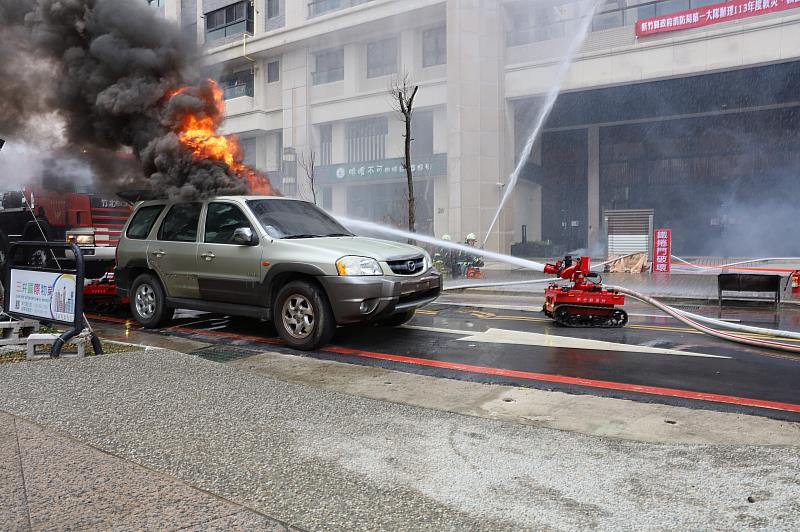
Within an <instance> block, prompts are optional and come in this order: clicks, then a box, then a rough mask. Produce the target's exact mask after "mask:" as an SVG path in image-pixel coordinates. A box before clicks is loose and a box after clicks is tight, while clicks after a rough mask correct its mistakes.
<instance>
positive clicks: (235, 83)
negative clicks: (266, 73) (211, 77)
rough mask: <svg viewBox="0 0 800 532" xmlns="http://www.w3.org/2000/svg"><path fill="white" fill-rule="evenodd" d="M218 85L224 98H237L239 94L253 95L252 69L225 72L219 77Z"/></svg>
mask: <svg viewBox="0 0 800 532" xmlns="http://www.w3.org/2000/svg"><path fill="white" fill-rule="evenodd" d="M219 86H220V87H221V88H222V91H223V92H224V94H225V99H226V100H230V99H231V98H238V97H239V96H250V97H252V96H253V71H252V70H241V71H239V72H234V73H232V74H226V75H224V76H222V77H220V78H219Z"/></svg>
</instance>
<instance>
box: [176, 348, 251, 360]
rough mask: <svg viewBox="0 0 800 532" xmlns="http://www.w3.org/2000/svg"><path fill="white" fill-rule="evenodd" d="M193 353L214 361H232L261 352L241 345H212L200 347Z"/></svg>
mask: <svg viewBox="0 0 800 532" xmlns="http://www.w3.org/2000/svg"><path fill="white" fill-rule="evenodd" d="M192 354H193V355H197V356H199V357H200V358H203V359H205V360H210V361H212V362H230V361H232V360H239V359H242V358H247V357H251V356H253V355H257V354H259V352H258V351H255V350H253V349H242V348H240V347H230V346H227V345H212V346H211V347H204V348H203V349H198V350H197V351H195V352H194V353H192Z"/></svg>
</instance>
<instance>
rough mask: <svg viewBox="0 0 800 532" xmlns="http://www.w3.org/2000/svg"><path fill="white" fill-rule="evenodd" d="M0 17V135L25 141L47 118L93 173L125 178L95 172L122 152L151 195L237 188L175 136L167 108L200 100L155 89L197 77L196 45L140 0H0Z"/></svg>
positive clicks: (226, 172) (194, 82) (240, 183)
mask: <svg viewBox="0 0 800 532" xmlns="http://www.w3.org/2000/svg"><path fill="white" fill-rule="evenodd" d="M0 21H2V22H1V23H2V26H1V27H0V54H2V58H3V60H2V61H0V136H1V137H3V138H6V139H18V140H22V141H27V142H34V143H35V142H36V141H37V140H38V138H39V137H40V136H41V134H42V129H43V128H42V123H43V122H44V123H45V124H47V122H48V117H56V118H57V121H58V122H60V123H63V124H64V131H63V135H62V136H63V141H64V142H65V143H66V144H67V147H68V148H72V149H74V150H75V151H76V152H81V153H84V154H87V155H88V156H89V157H90V158H91V160H92V163H93V166H94V168H95V173H97V174H101V175H100V178H101V179H102V180H113V181H114V182H115V183H117V185H121V184H124V183H128V182H130V181H132V180H135V177H136V176H132V175H122V176H121V175H103V174H102V173H103V172H108V171H115V170H118V169H119V168H122V167H124V168H128V169H129V168H130V165H129V164H128V163H125V162H123V163H121V165H117V164H112V163H111V162H110V161H111V160H113V158H114V156H115V154H117V153H120V152H123V153H124V152H127V153H131V151H132V153H133V156H134V158H135V159H134V160H135V161H138V165H137V166H138V171H139V172H140V175H143V176H145V177H146V178H148V181H149V183H150V185H151V187H152V189H153V191H154V192H155V193H157V194H159V195H163V196H169V197H178V196H179V197H182V198H186V199H189V198H198V197H204V196H209V195H216V194H241V193H246V192H247V190H248V186H247V182H246V180H245V179H243V178H242V177H241V176H240V175H237V173H236V172H235V171H233V170H232V169H231V168H229V167H228V165H226V164H225V163H220V162H210V161H194V160H193V159H192V155H191V153H189V152H188V150H187V149H186V148H185V147H183V146H182V145H181V144H180V142H179V141H178V138H177V136H176V134H175V130H176V127H177V125H178V124H177V123H175V122H174V119H175V117H179V116H181V115H182V114H185V113H186V112H189V111H193V110H196V109H198V108H201V107H202V102H199V101H198V99H197V98H196V97H192V94H197V91H194V92H192V91H187V94H186V95H181V96H180V97H175V98H172V99H170V98H168V97H165V95H166V94H168V93H169V92H170V91H173V90H175V89H177V88H179V87H183V86H186V85H190V86H202V84H199V80H198V77H197V68H196V54H195V51H194V46H193V45H192V44H191V43H188V42H187V41H186V40H185V39H184V37H183V36H182V34H181V32H180V30H179V28H178V27H177V25H175V24H173V23H172V22H169V21H167V20H165V19H163V18H162V17H161V16H159V15H158V14H157V13H156V12H155V10H153V9H151V8H150V7H149V6H148V5H147V3H146V2H145V1H144V0H0ZM182 106H185V107H182ZM45 129H46V127H45ZM123 158H124V157H123Z"/></svg>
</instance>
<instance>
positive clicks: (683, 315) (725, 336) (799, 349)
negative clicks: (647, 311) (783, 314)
mask: <svg viewBox="0 0 800 532" xmlns="http://www.w3.org/2000/svg"><path fill="white" fill-rule="evenodd" d="M607 288H608V289H609V290H617V291H618V292H620V293H622V294H625V295H628V296H630V297H632V298H634V299H638V300H639V301H641V302H642V303H647V304H648V305H652V306H654V307H655V308H657V309H659V310H660V311H662V312H665V313H666V314H669V315H670V316H672V317H673V318H675V319H676V320H678V321H680V322H682V323H684V324H686V325H688V326H689V327H691V328H692V329H695V330H697V331H700V332H702V333H705V334H708V335H709V336H714V337H716V338H720V339H722V340H727V341H729V342H736V343H739V344H745V345H750V346H755V347H767V348H770V349H777V350H780V351H789V352H791V353H800V345H794V344H787V343H784V342H775V341H772V340H762V339H758V338H747V337H744V336H739V335H736V334H731V333H728V332H724V331H720V330H717V329H713V328H711V327H708V326H706V325H703V324H702V323H700V321H704V322H707V323H713V324H715V325H717V326H719V327H724V328H728V329H736V330H740V331H743V332H752V333H758V334H769V335H771V336H775V337H780V338H795V339H800V334H798V333H792V332H790V331H779V330H773V329H764V328H761V327H750V326H747V325H739V324H735V323H728V322H725V321H721V320H714V319H712V318H706V317H704V316H698V315H697V314H691V313H688V312H684V311H681V310H678V309H674V308H672V307H670V306H667V305H665V304H663V303H661V302H659V301H657V300H655V299H653V298H652V297H650V296H646V295H644V294H640V293H639V292H635V291H634V290H629V289H627V288H623V287H621V286H609V287H607ZM689 316H691V318H690V317H689Z"/></svg>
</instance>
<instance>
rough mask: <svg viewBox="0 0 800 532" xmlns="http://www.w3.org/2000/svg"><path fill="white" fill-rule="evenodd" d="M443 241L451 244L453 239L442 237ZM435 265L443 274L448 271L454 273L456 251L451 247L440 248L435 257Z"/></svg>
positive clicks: (446, 236)
mask: <svg viewBox="0 0 800 532" xmlns="http://www.w3.org/2000/svg"><path fill="white" fill-rule="evenodd" d="M441 240H442V241H443V242H451V241H452V238H450V235H442V238H441ZM433 263H434V265H435V266H436V267H437V268H438V269H439V270H441V271H442V273H444V272H447V271H450V272H454V269H453V264H454V263H455V260H454V251H453V250H452V249H450V248H449V247H445V246H439V247H438V248H437V249H436V253H434V255H433Z"/></svg>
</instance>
